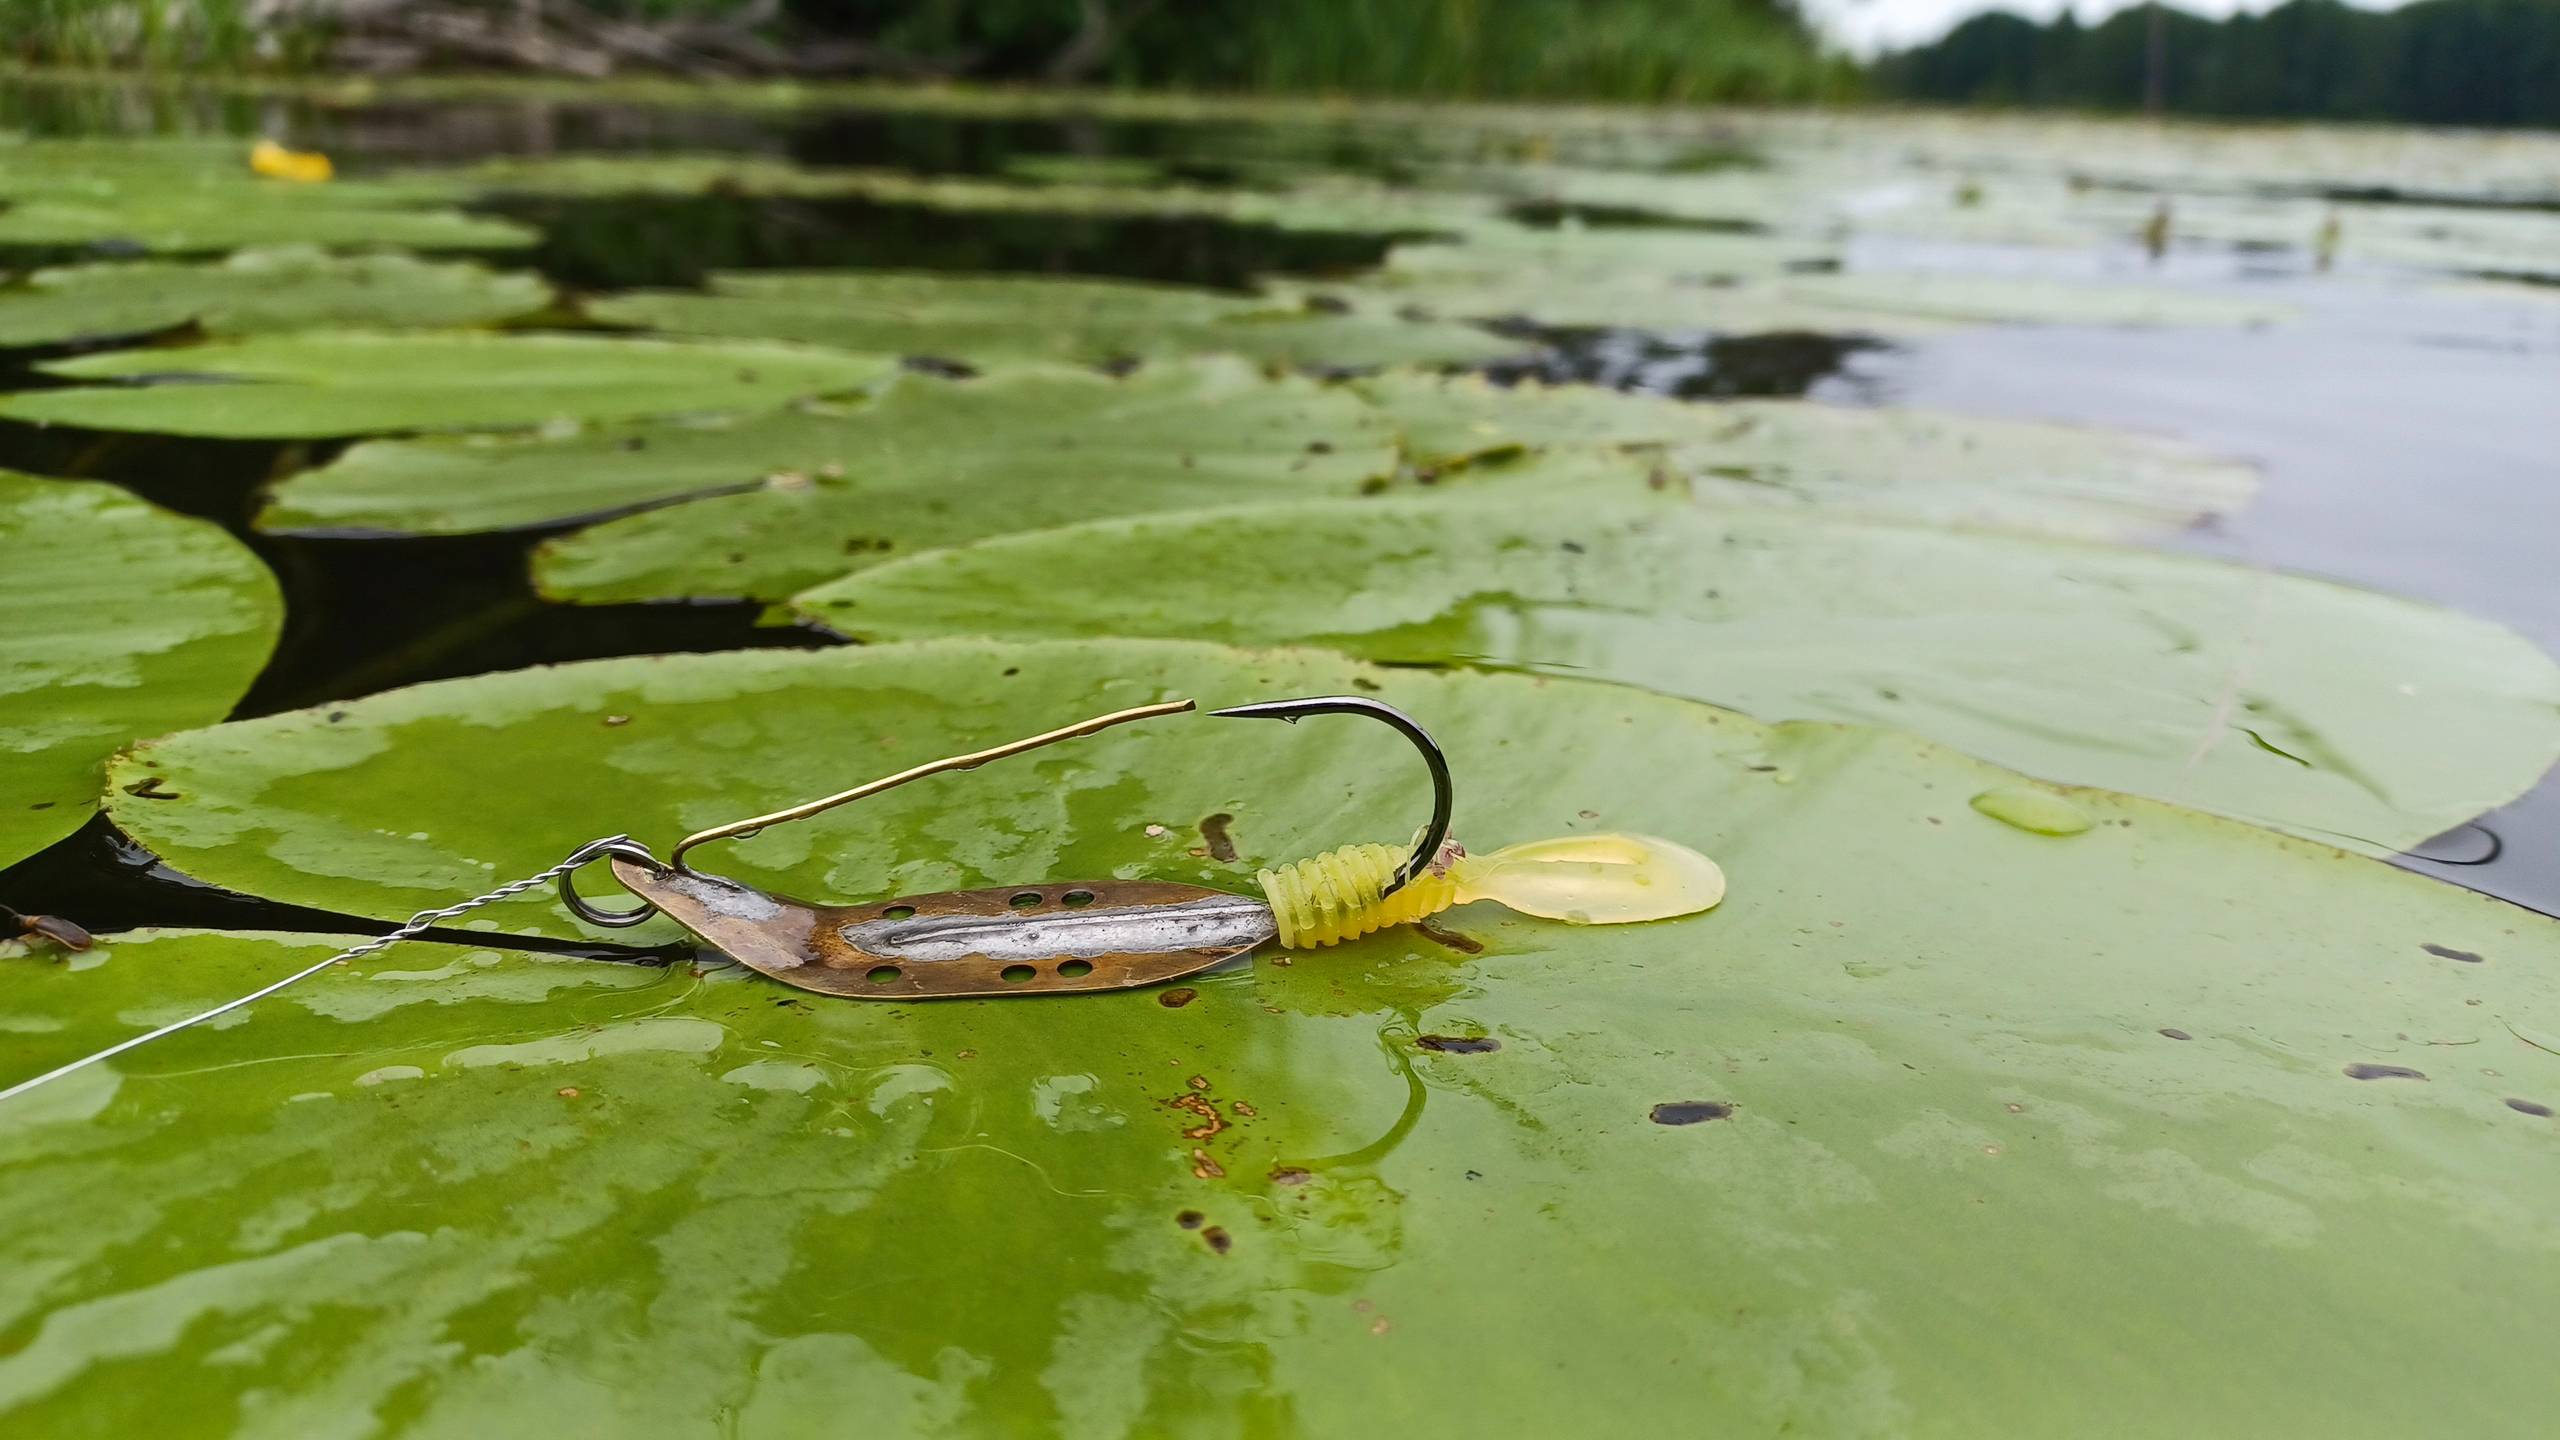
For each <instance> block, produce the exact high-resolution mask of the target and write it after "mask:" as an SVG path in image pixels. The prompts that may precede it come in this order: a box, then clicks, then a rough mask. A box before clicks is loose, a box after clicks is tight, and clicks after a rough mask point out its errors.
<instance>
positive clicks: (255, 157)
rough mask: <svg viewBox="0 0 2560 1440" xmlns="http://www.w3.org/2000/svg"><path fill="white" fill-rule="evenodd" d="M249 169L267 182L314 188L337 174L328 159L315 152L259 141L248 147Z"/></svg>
mask: <svg viewBox="0 0 2560 1440" xmlns="http://www.w3.org/2000/svg"><path fill="white" fill-rule="evenodd" d="M249 168H250V169H252V170H255V171H257V172H258V173H259V174H261V175H264V176H266V177H267V178H268V179H270V180H294V181H299V182H301V183H303V184H306V185H316V184H318V183H319V182H321V181H323V180H326V179H328V178H329V177H330V176H331V175H334V174H336V173H337V172H336V171H335V170H334V169H333V168H331V166H330V164H329V157H328V156H326V155H323V154H321V153H320V152H319V151H317V150H287V149H286V148H284V147H283V146H281V145H279V144H277V143H276V142H274V141H273V140H261V141H259V142H258V143H257V144H255V145H252V146H250V147H249Z"/></svg>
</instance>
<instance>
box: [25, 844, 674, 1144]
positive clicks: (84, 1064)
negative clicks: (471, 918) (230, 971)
mask: <svg viewBox="0 0 2560 1440" xmlns="http://www.w3.org/2000/svg"><path fill="white" fill-rule="evenodd" d="M648 853H649V852H648V851H647V850H646V849H645V848H643V847H642V846H640V845H639V844H637V843H636V842H634V841H633V840H632V838H631V837H630V836H628V835H608V836H606V837H605V838H603V839H601V840H591V841H589V842H587V843H586V844H584V845H581V846H579V847H578V848H577V849H576V850H575V851H573V852H571V853H570V855H569V858H567V859H565V860H563V861H561V862H560V863H559V864H557V865H554V866H552V867H551V868H549V869H547V870H544V871H542V872H541V873H540V874H537V875H528V876H526V877H525V878H523V879H521V880H515V881H510V882H509V883H507V884H504V885H501V886H499V887H498V888H496V889H495V890H491V891H488V892H487V893H485V894H480V895H474V896H472V897H471V898H470V899H468V900H460V901H456V902H455V903H453V904H451V905H446V906H441V907H439V908H437V909H434V910H421V911H419V912H418V913H417V914H415V915H412V916H410V917H409V918H408V920H407V921H406V922H404V923H403V924H401V925H400V926H399V928H397V929H394V930H391V931H388V932H385V933H384V934H381V935H377V936H375V937H374V938H373V939H371V940H367V941H366V942H364V943H363V944H361V945H357V946H354V947H351V948H349V949H345V950H341V951H339V952H338V953H337V954H335V955H332V956H330V957H329V958H328V959H326V960H323V961H321V962H320V963H318V964H316V965H312V966H309V967H307V968H304V969H301V970H297V971H295V972H294V973H292V974H290V975H287V976H285V977H284V978H283V979H281V980H277V981H273V982H271V983H269V984H266V985H262V986H260V987H259V988H257V989H255V990H252V991H250V992H249V993H248V994H246V995H241V996H238V997H236V998H234V999H230V1000H225V1001H223V1002H222V1003H221V1004H219V1005H216V1006H214V1007H213V1008H212V1009H210V1010H202V1011H198V1012H197V1013H196V1014H193V1015H189V1016H187V1017H186V1018H185V1019H182V1020H172V1021H170V1022H169V1023H168V1024H166V1025H163V1026H161V1027H160V1028H159V1029H157V1030H150V1031H145V1032H144V1033H142V1034H140V1035H136V1036H133V1037H131V1038H130V1039H125V1040H119V1041H117V1042H116V1043H115V1044H113V1045H110V1046H108V1047H107V1048H105V1049H103V1050H98V1051H93V1052H91V1053H90V1054H87V1055H83V1056H81V1057H80V1058H79V1059H77V1060H74V1061H72V1062H70V1063H69V1064H67V1065H58V1066H55V1067H54V1068H53V1069H51V1070H47V1071H46V1072H44V1073H43V1074H41V1075H38V1076H36V1077H34V1078H33V1079H30V1080H21V1081H19V1082H18V1083H17V1084H15V1085H12V1086H10V1087H9V1088H7V1089H6V1090H0V1103H5V1102H7V1101H9V1100H13V1099H15V1098H17V1097H18V1096H20V1095H24V1094H26V1093H27V1092H28V1091H30V1090H33V1089H35V1088H36V1087H37V1086H39V1085H47V1084H51V1083H52V1082H54V1081H56V1080H59V1079H61V1078H62V1077H63V1076H65V1075H69V1074H71V1073H73V1072H74V1071H79V1070H85V1069H87V1068H88V1067H90V1066H92V1065H95V1064H97V1063H98V1062H99V1061H101V1060H112V1059H114V1058H115V1057H116V1056H118V1055H121V1054H123V1053H125V1052H126V1051H128V1050H132V1049H136V1048H138V1047H140V1046H144V1045H148V1044H150V1043H151V1042H152V1041H154V1040H157V1039H159V1038H161V1037H162V1036H164V1035H174V1034H176V1033H178V1032H179V1031H181V1030H184V1029H186V1028H188V1027H189V1026H191V1025H201V1024H203V1023H204V1022H205V1021H207V1020H212V1019H215V1018H217V1017H219V1016H223V1015H228V1014H230V1013H231V1012H232V1011H234V1010H237V1009H239V1008H240V1007H242V1006H244V1005H251V1004H255V1003H256V1002H258V1001H260V1000H264V999H265V998H267V997H268V996H270V995H273V994H275V993H276V992H277V991H279V990H282V989H284V988H285V987H286V986H288V985H292V984H295V983H297V982H300V981H303V980H307V979H309V978H311V977H312V976H314V975H317V974H319V973H320V972H321V971H323V970H326V969H328V968H329V967H330V966H332V965H343V964H345V963H346V962H348V961H350V960H361V959H363V958H364V957H365V956H367V955H374V954H379V953H380V952H382V951H384V950H388V949H390V948H391V947H392V946H394V945H397V944H399V943H400V942H401V941H403V940H409V939H414V938H416V937H417V936H418V935H419V934H421V933H422V932H425V931H428V930H432V929H434V928H435V927H436V926H437V925H439V924H441V923H443V922H444V921H447V920H455V919H459V918H461V917H462V916H464V915H468V914H470V913H471V912H472V911H474V910H477V909H479V908H480V907H481V906H483V905H494V904H496V903H498V902H499V901H501V900H510V899H513V898H515V897H516V896H518V895H521V894H523V893H524V892H525V891H527V890H531V889H533V888H535V887H537V886H541V885H548V884H550V883H551V882H553V881H555V880H560V881H565V880H566V879H567V878H568V876H569V875H570V874H571V872H573V871H576V870H578V869H580V868H582V867H584V866H586V865H587V864H588V863H590V862H591V861H593V860H595V859H596V858H597V857H599V856H602V855H606V854H621V855H633V854H636V855H638V856H641V857H643V858H645V857H647V856H648Z"/></svg>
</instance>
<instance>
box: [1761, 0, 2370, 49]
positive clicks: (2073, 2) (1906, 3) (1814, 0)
mask: <svg viewBox="0 0 2560 1440" xmlns="http://www.w3.org/2000/svg"><path fill="white" fill-rule="evenodd" d="M2135 3H2139V0H1798V4H1800V5H1801V6H1802V7H1803V9H1804V12H1805V14H1807V15H1809V16H1811V17H1812V18H1813V21H1814V23H1815V24H1817V25H1819V26H1821V27H1822V29H1823V32H1824V33H1825V34H1827V35H1829V36H1830V37H1831V39H1832V41H1833V42H1834V43H1835V44H1838V45H1840V46H1843V47H1844V48H1846V49H1847V50H1848V51H1849V52H1850V53H1851V54H1853V55H1861V56H1864V55H1872V54H1874V53H1875V52H1876V51H1878V50H1892V49H1898V48H1900V47H1902V46H1906V45H1910V44H1913V43H1915V42H1917V41H1922V40H1934V39H1936V38H1938V37H1939V36H1940V35H1943V34H1945V33H1946V32H1947V31H1948V30H1949V29H1950V28H1951V27H1953V26H1954V25H1955V23H1956V22H1957V21H1959V20H1961V19H1963V18H1964V17H1966V16H1968V15H1972V14H1976V13H1978V12H1980V11H1984V10H2012V11H2015V12H2017V13H2018V14H2021V15H2028V16H2033V17H2034V18H2036V19H2038V20H2049V19H2051V18H2053V17H2054V16H2056V15H2059V14H2061V13H2062V12H2063V11H2065V10H2070V11H2072V12H2073V13H2075V14H2077V15H2078V16H2079V17H2080V18H2081V19H2082V20H2084V21H2087V20H2098V19H2103V18H2105V17H2106V16H2109V15H2112V14H2114V13H2115V12H2117V11H2118V10H2122V9H2124V8H2125V7H2126V6H2128V5H2131V4H2135ZM2169 3H2170V4H2172V5H2175V6H2177V7H2178V8H2179V9H2181V10H2190V11H2194V12H2195V13H2197V14H2201V15H2228V14H2231V13H2232V12H2233V11H2235V10H2247V11H2249V12H2251V13H2252V14H2256V13H2259V12H2262V11H2267V10H2272V9H2274V8H2275V7H2276V5H2277V3H2278V0H2169ZM2350 3H2352V4H2356V5H2360V6H2362V7H2364V8H2365V9H2368V10H2388V9H2391V8H2393V7H2394V6H2397V5H2402V4H2406V3H2407V0H2350Z"/></svg>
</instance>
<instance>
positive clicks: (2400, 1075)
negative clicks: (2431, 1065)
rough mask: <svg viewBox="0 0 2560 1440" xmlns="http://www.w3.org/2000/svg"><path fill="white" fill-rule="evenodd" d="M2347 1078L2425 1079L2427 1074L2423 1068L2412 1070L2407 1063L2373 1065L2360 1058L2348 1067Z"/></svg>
mask: <svg viewBox="0 0 2560 1440" xmlns="http://www.w3.org/2000/svg"><path fill="white" fill-rule="evenodd" d="M2347 1078H2348V1079H2350V1080H2424V1079H2426V1078H2427V1075H2426V1072H2425V1071H2423V1070H2412V1069H2410V1068H2409V1067H2408V1066H2406V1065H2371V1064H2367V1063H2365V1062H2364V1061H2362V1060H2359V1061H2357V1062H2356V1063H2355V1064H2353V1065H2350V1066H2348V1067H2347Z"/></svg>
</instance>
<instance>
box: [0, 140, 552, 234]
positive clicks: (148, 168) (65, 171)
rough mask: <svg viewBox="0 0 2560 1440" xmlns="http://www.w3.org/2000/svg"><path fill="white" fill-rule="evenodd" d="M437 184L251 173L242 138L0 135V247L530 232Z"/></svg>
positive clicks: (247, 154)
mask: <svg viewBox="0 0 2560 1440" xmlns="http://www.w3.org/2000/svg"><path fill="white" fill-rule="evenodd" d="M445 194H446V192H444V191H442V190H440V189H438V188H436V187H433V186H420V185H412V184H405V183H400V182H391V181H371V180H352V181H343V180H342V181H332V182H330V183H328V184H325V185H306V184H299V183H296V182H293V181H289V180H265V179H260V178H258V177H257V176H256V175H254V174H253V173H252V172H251V171H250V169H249V147H248V145H247V144H246V143H245V142H240V143H235V142H232V141H227V140H225V141H202V140H165V139H132V140H95V139H83V140H20V141H14V142H0V201H5V202H6V204H5V207H0V245H34V246H72V245H93V244H94V245H107V244H112V245H117V246H130V247H138V248H140V249H143V250H150V251H157V252H160V253H164V254H208V253H218V252H221V251H226V250H235V249H240V248H243V247H246V246H253V245H317V246H322V247H326V248H331V249H345V248H367V249H370V248H374V247H379V246H399V247H402V248H405V249H411V250H504V249H514V248H519V247H522V246H526V245H530V244H532V243H533V242H534V241H535V240H537V239H539V238H540V236H539V235H538V234H537V233H536V232H534V231H532V230H529V229H527V228H525V227H524V226H521V225H517V224H514V223H512V222H510V221H505V220H498V219H493V218H490V217H486V216H479V215H467V214H464V213H462V212H461V211H458V210H453V209H447V208H443V207H442V204H441V202H442V200H443V199H444V198H445Z"/></svg>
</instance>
